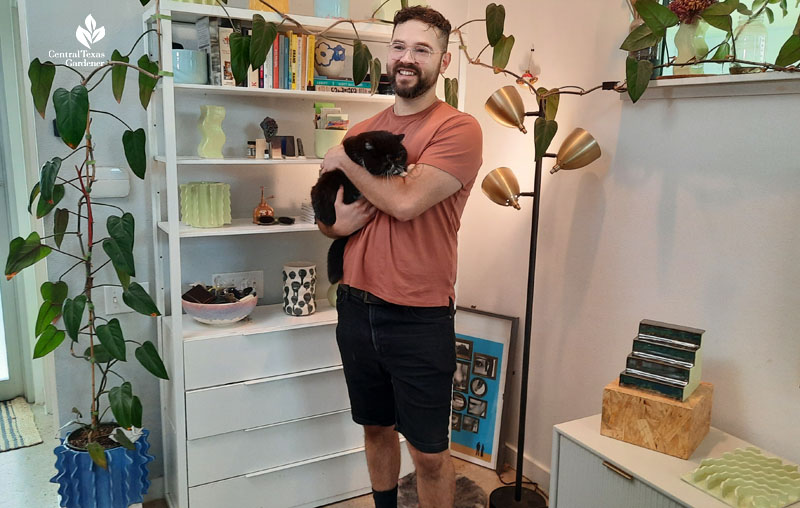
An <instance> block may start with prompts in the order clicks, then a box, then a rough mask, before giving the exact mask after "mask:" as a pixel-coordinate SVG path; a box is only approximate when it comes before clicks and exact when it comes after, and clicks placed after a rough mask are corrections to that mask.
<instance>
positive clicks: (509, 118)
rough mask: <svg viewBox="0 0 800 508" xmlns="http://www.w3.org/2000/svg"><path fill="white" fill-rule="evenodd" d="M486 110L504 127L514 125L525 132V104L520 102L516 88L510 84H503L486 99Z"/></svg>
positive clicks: (520, 98)
mask: <svg viewBox="0 0 800 508" xmlns="http://www.w3.org/2000/svg"><path fill="white" fill-rule="evenodd" d="M486 111H487V112H488V113H489V115H491V117H492V118H493V119H494V120H495V121H496V122H497V123H499V124H501V125H505V126H506V127H516V128H517V129H519V130H521V131H522V133H523V134H527V133H528V131H527V130H526V129H525V125H523V124H524V123H525V105H524V104H522V97H520V95H519V92H518V91H517V89H516V88H515V87H514V86H512V85H508V86H504V87H503V88H501V89H499V90H497V91H496V92H495V93H493V94H492V96H491V97H489V100H487V101H486Z"/></svg>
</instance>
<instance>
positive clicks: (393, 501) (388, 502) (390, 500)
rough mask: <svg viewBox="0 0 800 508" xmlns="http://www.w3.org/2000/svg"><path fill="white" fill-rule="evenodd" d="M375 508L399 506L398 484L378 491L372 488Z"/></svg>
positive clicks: (394, 507) (395, 507)
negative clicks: (390, 488)
mask: <svg viewBox="0 0 800 508" xmlns="http://www.w3.org/2000/svg"><path fill="white" fill-rule="evenodd" d="M372 499H374V500H375V508H397V485H395V486H394V488H393V489H392V490H383V491H380V492H378V491H376V490H375V489H372Z"/></svg>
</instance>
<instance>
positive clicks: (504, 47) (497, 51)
mask: <svg viewBox="0 0 800 508" xmlns="http://www.w3.org/2000/svg"><path fill="white" fill-rule="evenodd" d="M513 48H514V36H513V35H509V36H508V37H506V36H505V35H504V36H502V37H501V38H500V41H499V42H498V43H497V44H496V45H495V47H494V52H493V53H492V66H493V67H495V69H505V68H506V65H508V59H509V58H510V57H511V50H512V49H513ZM494 72H495V74H497V73H498V72H499V71H497V70H495V71H494Z"/></svg>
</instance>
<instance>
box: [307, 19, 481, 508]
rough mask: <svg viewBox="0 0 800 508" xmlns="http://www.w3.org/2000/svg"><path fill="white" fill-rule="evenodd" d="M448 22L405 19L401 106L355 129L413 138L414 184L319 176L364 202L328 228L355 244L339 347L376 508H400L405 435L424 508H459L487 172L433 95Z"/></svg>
mask: <svg viewBox="0 0 800 508" xmlns="http://www.w3.org/2000/svg"><path fill="white" fill-rule="evenodd" d="M449 33H450V23H449V22H448V21H447V20H446V19H445V18H444V16H442V15H441V14H440V13H438V12H437V11H435V10H433V9H429V8H425V7H410V8H406V9H402V10H400V11H398V13H397V15H396V16H395V18H394V32H393V34H392V42H391V44H390V45H389V53H388V63H387V71H388V73H389V76H390V78H391V80H392V85H393V87H394V91H395V94H396V99H395V103H394V106H393V107H390V108H387V109H386V110H384V111H382V112H380V113H378V114H377V115H375V116H373V117H372V118H370V119H368V120H365V121H364V122H361V123H359V124H358V125H356V126H354V127H353V128H352V129H351V130H350V132H349V133H348V136H353V135H356V134H359V133H361V132H365V131H370V130H388V131H390V132H393V133H395V134H400V133H402V134H404V135H405V138H404V139H403V145H404V146H405V147H406V150H407V151H408V162H409V170H408V174H407V175H406V176H405V177H392V178H389V179H387V178H385V177H376V176H374V175H371V174H369V173H368V172H367V171H366V170H365V169H364V168H363V167H361V166H360V165H358V164H356V163H354V162H353V161H352V160H350V158H349V157H348V156H347V154H346V153H345V152H344V148H343V147H342V146H338V147H335V148H332V149H331V150H330V151H329V152H328V153H327V155H326V156H325V159H324V161H323V163H322V166H321V169H322V172H325V171H331V170H335V169H340V170H342V171H344V172H345V174H346V175H347V176H348V178H350V180H351V181H352V182H353V183H354V184H355V185H356V187H358V189H359V190H360V191H361V192H362V194H363V195H364V198H366V199H362V200H359V201H357V202H355V203H353V204H351V205H345V204H344V203H343V200H342V189H340V190H339V193H338V195H337V200H336V205H335V207H336V223H335V224H334V225H333V226H331V227H327V226H325V225H324V224H319V228H320V230H321V231H322V232H323V233H324V234H326V235H327V236H329V237H332V238H339V237H343V236H347V235H350V234H352V233H354V232H355V234H354V235H353V236H352V237H351V238H350V240H349V242H348V244H347V248H346V250H345V256H344V277H343V279H342V283H341V285H340V287H339V292H338V303H337V309H338V312H339V324H338V326H337V329H336V338H337V342H338V344H339V350H340V352H341V355H342V362H343V364H344V372H345V379H346V381H347V388H348V392H349V395H350V402H351V408H352V414H353V420H354V421H355V422H356V423H358V424H361V425H363V426H364V440H365V446H366V455H367V465H368V468H369V472H370V480H371V483H372V489H373V497H374V499H375V506H376V507H377V508H383V507H392V508H394V507H396V506H397V480H398V476H399V472H400V444H399V440H398V431H399V432H400V433H402V434H403V435H404V436H405V438H406V440H407V442H408V449H409V452H410V454H411V457H412V458H413V460H414V465H415V467H416V471H417V489H418V493H419V499H420V506H421V507H423V508H443V507H446V506H453V498H454V495H455V474H454V471H453V464H452V461H451V459H450V454H449V451H448V426H449V424H450V402H451V396H452V395H451V392H452V377H453V372H454V371H455V342H454V341H455V332H454V327H453V314H454V306H453V305H454V304H453V302H454V299H455V293H454V289H453V287H454V284H455V278H456V261H457V232H458V229H459V226H460V219H461V214H462V212H463V210H464V205H465V204H466V200H467V197H468V196H469V192H470V190H471V188H472V185H473V183H474V182H475V178H476V176H477V173H478V169H479V168H480V165H481V151H482V134H481V130H480V126H479V125H478V123H477V121H476V120H475V119H474V118H473V117H471V116H470V115H467V114H465V113H461V112H459V111H458V110H456V109H454V108H452V107H450V106H449V105H447V104H446V103H444V102H442V101H441V100H439V99H438V98H437V97H436V94H435V90H436V82H437V80H438V77H439V74H440V73H443V72H444V71H445V69H447V67H448V65H449V64H450V59H451V55H450V53H448V52H447V41H448V36H449Z"/></svg>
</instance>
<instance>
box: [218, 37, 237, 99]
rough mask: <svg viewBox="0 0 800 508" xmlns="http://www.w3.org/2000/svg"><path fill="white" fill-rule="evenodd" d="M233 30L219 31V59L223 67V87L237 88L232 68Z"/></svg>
mask: <svg viewBox="0 0 800 508" xmlns="http://www.w3.org/2000/svg"><path fill="white" fill-rule="evenodd" d="M232 33H233V28H226V27H220V29H219V59H220V65H222V86H236V82H235V81H234V79H233V68H232V67H231V40H230V36H231V34H232Z"/></svg>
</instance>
